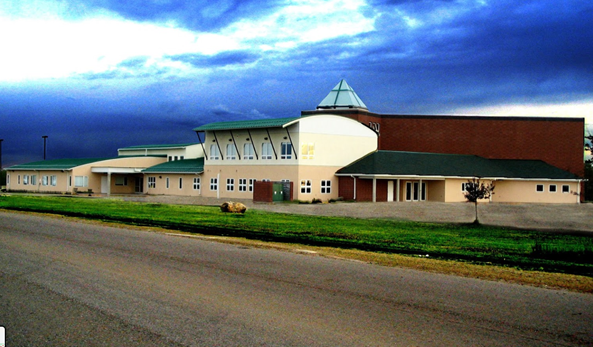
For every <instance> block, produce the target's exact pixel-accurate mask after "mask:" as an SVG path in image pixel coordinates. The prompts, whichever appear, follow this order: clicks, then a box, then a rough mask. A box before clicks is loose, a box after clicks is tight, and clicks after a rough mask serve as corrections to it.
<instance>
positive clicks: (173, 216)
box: [0, 196, 593, 277]
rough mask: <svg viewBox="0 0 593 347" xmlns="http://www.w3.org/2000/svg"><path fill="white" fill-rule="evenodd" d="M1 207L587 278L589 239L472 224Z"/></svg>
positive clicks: (32, 204)
mask: <svg viewBox="0 0 593 347" xmlns="http://www.w3.org/2000/svg"><path fill="white" fill-rule="evenodd" d="M0 208H2V209H8V210H19V211H35V212H46V213H55V214H61V215H67V216H73V217H82V218H87V219H97V220H102V221H109V222H118V223H126V224H131V225H146V226H154V227H160V228H166V229H173V230H180V231H185V232H190V233H199V234H205V235H226V236H235V237H243V238H247V239H255V240H263V241H273V242H284V243H298V244H305V245H312V246H321V247H338V248H341V249H345V250H362V251H371V252H379V253H383V254H393V253H395V254H403V255H407V256H415V257H429V258H433V259H441V260H457V261H462V262H465V263H473V264H492V265H497V266H501V267H508V268H517V269H522V270H538V271H546V272H556V273H568V274H577V275H582V276H588V277H593V237H589V236H584V235H567V234H556V233H550V232H540V231H526V230H513V229H508V228H498V227H486V226H479V225H478V226H476V225H473V224H472V225H456V224H433V223H416V222H402V221H394V220H388V219H356V218H343V217H316V216H304V215H290V214H280V213H270V212H263V211H257V210H248V211H247V213H246V214H245V215H235V214H226V213H222V212H221V211H220V209H219V208H218V207H215V206H190V205H165V204H155V203H133V202H124V201H121V200H116V199H86V198H76V197H37V196H0Z"/></svg>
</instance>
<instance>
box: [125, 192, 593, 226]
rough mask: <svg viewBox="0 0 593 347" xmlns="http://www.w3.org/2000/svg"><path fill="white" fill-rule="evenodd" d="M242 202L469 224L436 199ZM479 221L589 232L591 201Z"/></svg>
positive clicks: (513, 207)
mask: <svg viewBox="0 0 593 347" xmlns="http://www.w3.org/2000/svg"><path fill="white" fill-rule="evenodd" d="M114 197H116V198H121V199H123V200H126V201H144V202H158V203H164V204H189V205H214V206H219V205H220V204H222V203H223V202H225V201H229V200H228V199H215V198H204V197H180V196H164V195H161V196H148V195H137V196H114ZM233 201H238V202H242V203H243V204H245V205H246V206H247V208H248V209H255V210H262V211H270V212H279V213H292V214H307V215H318V216H342V217H353V218H389V219H398V220H409V221H418V222H436V223H471V222H473V220H474V205H473V204H470V203H440V202H420V203H410V202H378V203H370V202H337V203H332V204H327V203H326V204H314V205H313V204H297V203H274V204H265V203H254V202H252V201H251V200H233ZM478 213H479V217H480V222H481V223H482V224H486V225H496V226H507V227H513V228H524V229H538V230H550V231H560V232H575V231H577V232H581V231H582V232H593V204H591V203H587V204H502V203H492V204H479V205H478Z"/></svg>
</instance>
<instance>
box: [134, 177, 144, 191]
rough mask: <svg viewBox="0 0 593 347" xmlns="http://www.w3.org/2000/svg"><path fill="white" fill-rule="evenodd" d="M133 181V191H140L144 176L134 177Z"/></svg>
mask: <svg viewBox="0 0 593 347" xmlns="http://www.w3.org/2000/svg"><path fill="white" fill-rule="evenodd" d="M134 181H135V183H134V192H136V193H142V187H144V177H142V176H140V177H136V179H135V180H134Z"/></svg>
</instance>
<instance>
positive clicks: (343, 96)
mask: <svg viewBox="0 0 593 347" xmlns="http://www.w3.org/2000/svg"><path fill="white" fill-rule="evenodd" d="M317 108H364V109H367V106H366V105H365V104H364V102H362V100H360V98H359V97H358V95H356V93H355V92H354V89H352V87H350V86H349V85H348V83H346V81H345V80H341V81H340V82H339V83H338V84H336V86H335V87H334V89H332V90H331V92H329V94H328V95H327V96H326V97H325V99H323V100H322V101H321V102H320V103H319V105H318V106H317Z"/></svg>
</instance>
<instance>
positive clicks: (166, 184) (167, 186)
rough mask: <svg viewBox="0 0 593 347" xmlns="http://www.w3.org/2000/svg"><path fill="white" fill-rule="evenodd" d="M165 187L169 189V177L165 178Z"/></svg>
mask: <svg viewBox="0 0 593 347" xmlns="http://www.w3.org/2000/svg"><path fill="white" fill-rule="evenodd" d="M165 188H167V189H169V177H167V178H166V180H165Z"/></svg>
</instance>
